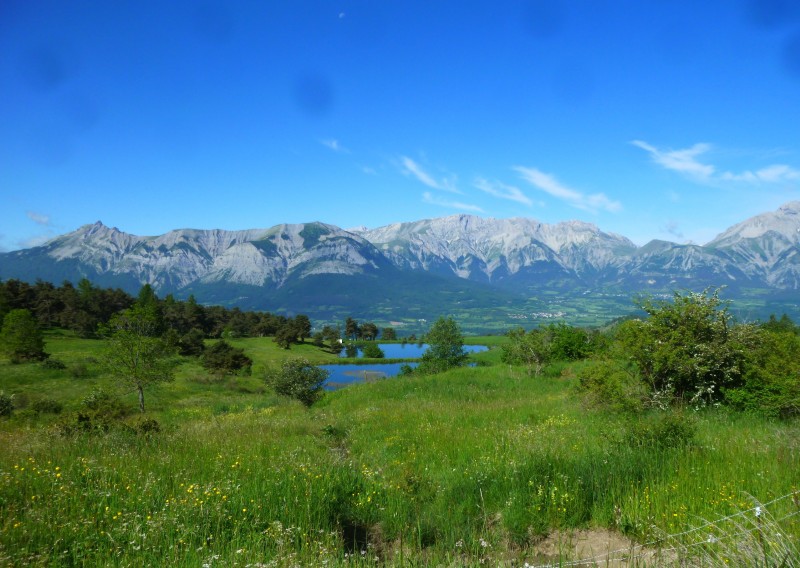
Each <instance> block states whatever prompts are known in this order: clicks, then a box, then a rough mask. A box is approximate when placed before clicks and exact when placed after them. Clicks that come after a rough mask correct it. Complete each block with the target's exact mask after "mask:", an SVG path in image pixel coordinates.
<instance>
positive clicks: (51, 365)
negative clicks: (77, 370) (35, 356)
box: [42, 357, 67, 371]
mask: <svg viewBox="0 0 800 568" xmlns="http://www.w3.org/2000/svg"><path fill="white" fill-rule="evenodd" d="M42 367H43V368H45V369H51V370H54V371H60V370H62V369H66V368H67V366H66V364H64V361H62V360H61V359H56V358H54V357H50V358H49V359H45V360H44V361H43V362H42Z"/></svg>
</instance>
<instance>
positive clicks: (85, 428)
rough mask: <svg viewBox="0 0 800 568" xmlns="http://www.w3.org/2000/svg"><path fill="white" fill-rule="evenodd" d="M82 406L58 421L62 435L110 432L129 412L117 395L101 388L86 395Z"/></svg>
mask: <svg viewBox="0 0 800 568" xmlns="http://www.w3.org/2000/svg"><path fill="white" fill-rule="evenodd" d="M81 406H82V408H81V410H78V411H77V412H72V413H70V414H69V415H67V416H65V417H64V418H63V419H62V420H61V421H60V422H59V423H58V425H57V428H58V431H59V432H60V433H61V434H62V435H65V436H66V435H71V434H74V433H77V432H108V431H109V430H110V429H111V428H112V427H114V426H115V425H119V424H121V422H120V419H121V418H123V417H124V416H125V415H126V414H127V413H128V409H127V408H125V406H124V405H123V404H122V402H121V401H120V400H119V399H118V398H117V397H115V396H112V395H110V394H109V393H107V392H105V391H104V390H101V389H96V390H93V391H92V392H91V393H89V394H88V395H86V396H85V397H84V398H83V401H82V402H81Z"/></svg>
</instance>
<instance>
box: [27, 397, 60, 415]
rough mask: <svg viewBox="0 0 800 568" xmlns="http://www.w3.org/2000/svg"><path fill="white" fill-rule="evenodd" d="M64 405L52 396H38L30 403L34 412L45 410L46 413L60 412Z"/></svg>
mask: <svg viewBox="0 0 800 568" xmlns="http://www.w3.org/2000/svg"><path fill="white" fill-rule="evenodd" d="M63 409H64V405H63V404H61V403H60V402H58V401H57V400H53V399H52V398H40V399H39V400H35V401H33V403H31V410H33V411H35V412H46V413H48V414H60V413H61V411H62V410H63Z"/></svg>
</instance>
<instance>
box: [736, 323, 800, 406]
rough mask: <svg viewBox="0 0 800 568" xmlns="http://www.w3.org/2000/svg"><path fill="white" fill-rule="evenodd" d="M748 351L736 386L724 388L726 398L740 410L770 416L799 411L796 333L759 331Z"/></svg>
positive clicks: (799, 355)
mask: <svg viewBox="0 0 800 568" xmlns="http://www.w3.org/2000/svg"><path fill="white" fill-rule="evenodd" d="M759 331H760V333H759V334H758V344H757V346H756V347H755V348H753V349H752V350H750V351H749V355H748V358H749V361H748V363H749V364H748V369H747V372H746V373H745V377H744V384H743V385H742V386H741V387H740V388H733V389H727V390H726V391H725V397H726V399H727V400H728V401H729V402H730V403H731V404H732V405H733V406H734V407H735V408H738V409H740V410H747V411H755V412H759V413H762V414H766V415H768V416H772V417H778V418H788V417H791V416H796V415H798V414H800V380H798V378H800V336H798V335H797V334H795V333H794V330H788V331H783V330H778V331H770V329H769V328H763V329H761V330H759Z"/></svg>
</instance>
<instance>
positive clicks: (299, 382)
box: [265, 358, 328, 406]
mask: <svg viewBox="0 0 800 568" xmlns="http://www.w3.org/2000/svg"><path fill="white" fill-rule="evenodd" d="M327 378H328V371H325V370H324V369H320V368H319V367H316V366H314V365H312V364H311V363H309V362H308V360H306V359H299V358H291V359H285V360H284V361H283V362H282V363H281V366H280V369H268V370H267V372H266V377H265V379H266V382H267V384H268V385H269V386H270V387H272V388H273V389H275V392H276V393H278V394H280V395H283V396H288V397H291V398H295V399H297V400H299V401H300V402H302V403H303V404H305V405H306V406H311V405H312V404H314V403H315V402H316V401H317V400H319V398H320V397H321V396H322V394H323V385H324V384H325V381H326V380H327Z"/></svg>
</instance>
